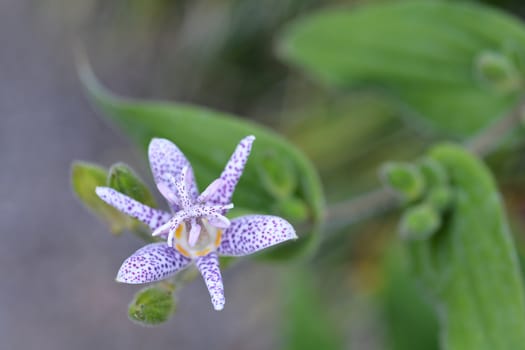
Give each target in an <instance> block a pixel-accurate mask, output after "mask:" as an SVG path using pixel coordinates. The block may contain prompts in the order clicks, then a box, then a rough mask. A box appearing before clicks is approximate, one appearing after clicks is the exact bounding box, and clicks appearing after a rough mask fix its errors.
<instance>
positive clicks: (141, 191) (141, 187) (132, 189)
mask: <svg viewBox="0 0 525 350" xmlns="http://www.w3.org/2000/svg"><path fill="white" fill-rule="evenodd" d="M108 182H109V187H111V188H114V189H115V190H117V191H119V192H120V193H124V194H125V195H127V196H129V197H131V198H133V199H135V200H137V201H139V202H140V203H142V204H146V205H147V206H149V207H152V208H156V207H157V203H156V202H155V198H153V195H152V194H151V192H150V190H149V188H148V186H146V184H144V182H143V181H142V180H141V179H140V178H139V177H138V176H137V175H136V174H135V173H134V172H133V170H132V169H131V168H130V167H129V166H127V165H126V164H124V163H117V164H113V165H112V166H111V168H110V169H109V180H108Z"/></svg>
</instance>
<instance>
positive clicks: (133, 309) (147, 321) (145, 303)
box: [128, 283, 175, 326]
mask: <svg viewBox="0 0 525 350" xmlns="http://www.w3.org/2000/svg"><path fill="white" fill-rule="evenodd" d="M173 290H174V288H173V286H170V285H168V284H166V283H159V284H157V285H155V286H153V287H146V288H144V289H142V290H140V291H139V292H138V293H137V294H135V297H134V299H133V301H132V302H131V304H130V305H129V309H128V316H129V318H130V320H132V321H134V322H136V323H138V324H140V325H143V326H154V325H158V324H161V323H164V322H166V321H167V320H168V319H169V318H170V316H171V315H172V314H173V313H174V312H175V300H174V295H173Z"/></svg>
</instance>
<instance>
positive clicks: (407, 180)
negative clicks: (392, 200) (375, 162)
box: [380, 162, 425, 202]
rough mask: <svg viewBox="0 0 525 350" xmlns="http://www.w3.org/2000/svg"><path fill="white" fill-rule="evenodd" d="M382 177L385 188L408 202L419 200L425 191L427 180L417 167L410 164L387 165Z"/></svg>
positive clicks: (384, 167)
mask: <svg viewBox="0 0 525 350" xmlns="http://www.w3.org/2000/svg"><path fill="white" fill-rule="evenodd" d="M380 177H381V179H382V180H383V183H384V184H385V186H387V187H388V188H390V189H391V190H392V191H393V192H394V193H395V194H397V195H398V196H399V197H401V198H402V199H403V200H405V201H407V202H412V201H415V200H417V199H419V198H420V197H421V196H422V194H423V192H424V190H425V180H424V178H423V176H422V175H421V172H420V171H419V169H418V168H417V167H415V166H414V165H412V164H409V163H394V162H392V163H387V164H385V165H383V166H382V168H381V171H380Z"/></svg>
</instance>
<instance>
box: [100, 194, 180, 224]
mask: <svg viewBox="0 0 525 350" xmlns="http://www.w3.org/2000/svg"><path fill="white" fill-rule="evenodd" d="M95 191H96V193H97V195H98V196H99V197H100V198H101V199H102V200H103V201H104V202H106V203H108V204H109V205H112V206H114V207H115V208H117V209H118V210H120V211H121V212H123V213H125V214H127V215H129V216H132V217H134V218H136V219H138V220H139V221H142V222H143V223H145V224H146V225H148V226H149V227H150V228H151V229H152V230H155V229H156V228H158V227H159V226H162V225H163V224H165V223H166V222H168V221H169V220H170V219H171V214H170V213H167V212H164V211H161V210H157V209H153V208H150V207H148V206H147V205H144V204H142V203H139V202H137V201H136V200H134V199H133V198H130V197H128V196H126V195H124V194H122V193H120V192H118V191H115V190H114V189H112V188H110V187H97V188H96V190H95Z"/></svg>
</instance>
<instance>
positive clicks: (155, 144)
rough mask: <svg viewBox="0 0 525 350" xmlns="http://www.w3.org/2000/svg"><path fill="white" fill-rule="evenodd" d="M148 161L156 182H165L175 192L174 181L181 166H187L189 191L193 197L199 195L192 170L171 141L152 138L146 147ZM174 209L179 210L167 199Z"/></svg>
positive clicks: (178, 174)
mask: <svg viewBox="0 0 525 350" xmlns="http://www.w3.org/2000/svg"><path fill="white" fill-rule="evenodd" d="M148 155H149V162H150V166H151V172H152V173H153V178H154V179H155V182H156V183H157V184H159V183H165V184H166V185H167V186H168V188H169V189H170V191H171V192H172V193H177V188H176V187H175V182H176V181H177V180H178V179H179V177H180V174H181V171H182V168H184V167H185V166H187V167H188V169H189V170H188V175H187V177H188V179H187V181H188V184H189V192H190V195H191V196H192V198H193V199H196V198H197V197H198V195H199V193H198V190H197V185H196V183H195V178H194V176H193V170H192V168H191V164H190V162H188V160H187V159H186V157H185V156H184V154H183V153H182V152H181V151H180V150H179V149H178V148H177V146H175V145H174V144H173V143H172V142H171V141H168V140H166V139H158V138H155V139H152V140H151V142H150V144H149V149H148ZM169 202H170V205H171V207H172V208H173V210H174V211H177V210H179V207H178V205H177V204H175V203H173V202H172V201H169Z"/></svg>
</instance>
